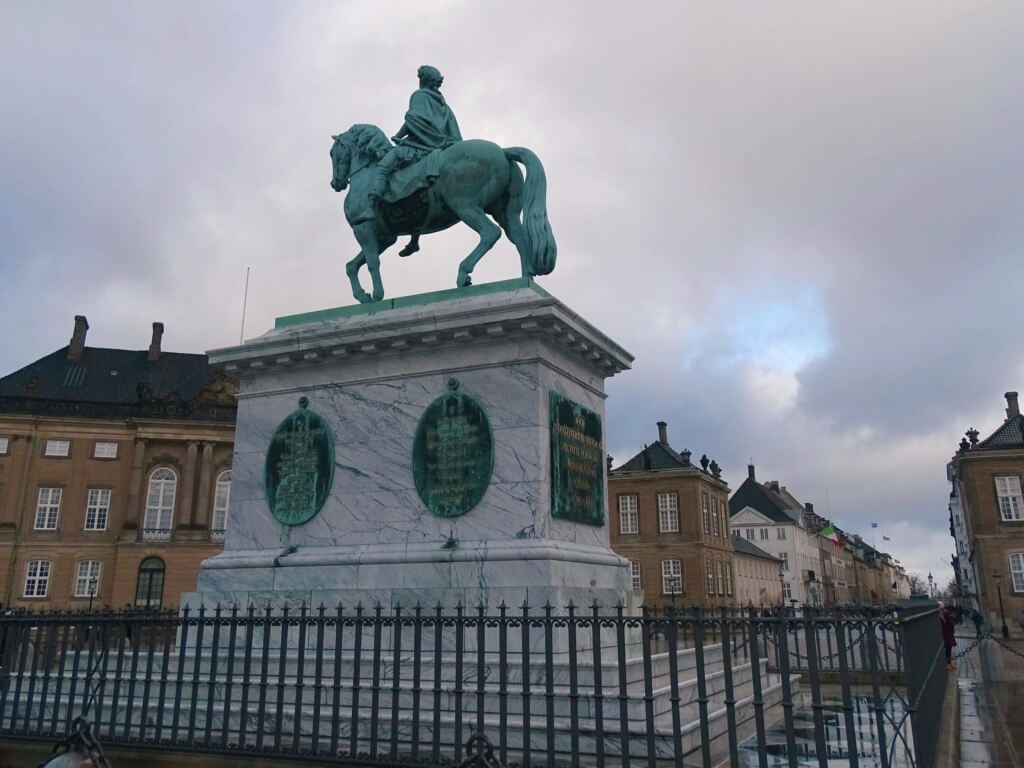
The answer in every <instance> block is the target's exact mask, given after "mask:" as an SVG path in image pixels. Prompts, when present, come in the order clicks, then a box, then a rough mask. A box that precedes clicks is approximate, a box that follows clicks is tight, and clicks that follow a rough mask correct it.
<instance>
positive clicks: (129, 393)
mask: <svg viewBox="0 0 1024 768" xmlns="http://www.w3.org/2000/svg"><path fill="white" fill-rule="evenodd" d="M67 355H68V348H67V347H62V348H61V349H58V350H57V351H55V352H52V353H51V354H49V355H46V356H45V357H41V358H40V359H38V360H36V361H35V362H34V363H30V364H29V365H26V366H25V367H24V368H22V369H21V370H18V371H15V372H14V373H11V374H9V375H7V376H4V377H3V378H0V412H6V413H25V412H28V413H48V414H54V415H60V414H64V415H72V414H80V415H96V416H101V417H102V416H122V415H124V416H130V415H140V416H141V415H153V416H158V417H159V416H165V417H174V418H190V419H204V420H214V421H233V420H234V411H235V408H234V403H233V398H232V397H231V395H232V394H233V388H232V387H230V386H229V387H227V390H229V391H225V388H224V387H219V388H217V387H216V386H214V389H215V390H216V391H211V385H216V384H217V381H216V380H217V379H218V375H217V374H216V373H215V372H214V370H213V369H212V368H211V367H210V364H209V362H208V360H207V358H206V355H195V354H186V353H181V352H163V353H161V355H160V357H159V359H157V360H154V361H149V360H147V352H146V351H145V350H141V351H137V350H129V349H107V348H103V347H86V348H85V350H84V351H83V353H82V355H81V356H80V357H79V358H78V359H77V360H68V356H67ZM228 411H230V413H229V412H228Z"/></svg>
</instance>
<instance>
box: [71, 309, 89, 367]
mask: <svg viewBox="0 0 1024 768" xmlns="http://www.w3.org/2000/svg"><path fill="white" fill-rule="evenodd" d="M88 330H89V321H88V320H86V319H85V315H75V330H74V333H72V334H71V341H70V342H69V343H68V360H78V359H80V358H81V357H82V353H83V352H84V351H85V334H86V331H88Z"/></svg>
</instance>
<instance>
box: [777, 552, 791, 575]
mask: <svg viewBox="0 0 1024 768" xmlns="http://www.w3.org/2000/svg"><path fill="white" fill-rule="evenodd" d="M779 560H781V561H782V570H784V571H788V570H789V552H779Z"/></svg>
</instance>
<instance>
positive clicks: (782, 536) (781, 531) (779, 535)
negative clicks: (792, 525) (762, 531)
mask: <svg viewBox="0 0 1024 768" xmlns="http://www.w3.org/2000/svg"><path fill="white" fill-rule="evenodd" d="M775 538H776V539H778V540H779V541H785V540H786V529H785V528H776V529H775Z"/></svg>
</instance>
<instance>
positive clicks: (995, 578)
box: [992, 571, 1010, 640]
mask: <svg viewBox="0 0 1024 768" xmlns="http://www.w3.org/2000/svg"><path fill="white" fill-rule="evenodd" d="M1002 580H1003V574H1001V573H999V571H993V572H992V581H994V582H995V583H996V594H997V595H999V618H1000V620H1001V621H1002V622H1003V639H1004V640H1009V639H1010V629H1009V627H1007V626H1006V615H1005V614H1004V613H1003V590H1002V588H1001V587H1000V586H999V582H1001V581H1002Z"/></svg>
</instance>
